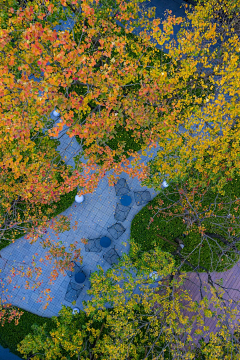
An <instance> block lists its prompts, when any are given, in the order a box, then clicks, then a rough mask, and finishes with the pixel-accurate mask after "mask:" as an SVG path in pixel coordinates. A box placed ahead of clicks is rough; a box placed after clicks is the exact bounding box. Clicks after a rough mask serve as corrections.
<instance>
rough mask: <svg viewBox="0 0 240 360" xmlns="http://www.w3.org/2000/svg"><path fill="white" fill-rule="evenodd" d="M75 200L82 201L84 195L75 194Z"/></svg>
mask: <svg viewBox="0 0 240 360" xmlns="http://www.w3.org/2000/svg"><path fill="white" fill-rule="evenodd" d="M75 201H76V202H77V203H78V204H80V203H82V202H83V201H84V196H83V195H81V196H78V195H76V196H75Z"/></svg>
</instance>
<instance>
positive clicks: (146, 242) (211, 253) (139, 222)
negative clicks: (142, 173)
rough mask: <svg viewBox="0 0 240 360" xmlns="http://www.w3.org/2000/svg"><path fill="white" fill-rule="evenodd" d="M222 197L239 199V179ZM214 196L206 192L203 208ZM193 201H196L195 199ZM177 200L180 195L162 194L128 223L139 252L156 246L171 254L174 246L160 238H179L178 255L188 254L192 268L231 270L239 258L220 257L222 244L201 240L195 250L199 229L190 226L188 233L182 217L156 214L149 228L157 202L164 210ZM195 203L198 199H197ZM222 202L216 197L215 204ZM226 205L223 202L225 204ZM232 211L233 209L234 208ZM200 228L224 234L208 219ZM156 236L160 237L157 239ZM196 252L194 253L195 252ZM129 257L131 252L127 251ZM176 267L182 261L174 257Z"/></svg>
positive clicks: (222, 212) (228, 254)
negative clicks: (162, 202) (162, 203)
mask: <svg viewBox="0 0 240 360" xmlns="http://www.w3.org/2000/svg"><path fill="white" fill-rule="evenodd" d="M224 189H225V196H224V198H225V199H226V198H227V199H229V198H230V197H231V198H232V199H233V198H234V197H235V196H237V197H240V177H239V178H237V179H234V180H233V181H231V182H229V183H228V184H227V185H226V186H225V188H224ZM168 190H169V192H171V193H172V192H174V189H173V187H172V186H171V185H170V186H169V187H168ZM215 197H216V194H214V193H213V192H211V191H209V192H208V193H207V194H206V195H205V197H204V201H203V202H202V204H203V207H204V206H207V207H209V205H210V204H211V203H214V201H213V200H214V199H215ZM195 198H196V197H195ZM178 199H179V194H176V193H174V194H170V195H168V198H166V197H165V195H164V192H161V193H160V194H158V195H157V196H156V197H155V198H154V199H153V200H152V201H151V202H149V203H148V204H147V205H146V206H145V207H144V208H142V210H141V211H140V212H139V213H138V214H136V216H135V217H134V219H133V221H132V223H131V238H133V239H134V240H135V242H136V243H137V244H139V245H140V246H141V249H142V250H144V251H148V250H150V249H152V248H153V247H155V246H160V247H161V248H162V250H163V251H168V252H170V253H173V252H175V251H176V246H174V245H172V244H170V243H168V242H167V241H165V240H164V239H162V238H161V237H164V238H166V239H168V240H170V241H173V240H174V238H176V237H179V238H180V239H182V240H183V242H184V248H183V249H182V251H181V255H182V256H183V257H184V258H185V257H186V256H188V255H189V254H190V253H191V255H190V256H189V257H188V260H189V262H191V263H192V264H193V265H194V266H198V265H200V266H202V267H204V268H206V269H208V270H209V271H213V270H216V271H224V270H226V269H229V268H231V267H232V266H233V265H234V264H235V263H236V261H238V259H239V256H238V255H237V254H236V253H235V252H234V251H233V252H230V251H227V252H226V253H225V254H224V255H223V256H221V257H220V252H219V246H218V244H219V245H220V246H221V248H223V249H225V247H226V246H225V245H224V243H222V241H221V240H218V239H214V240H209V239H207V240H204V241H203V243H202V246H200V247H199V246H198V247H197V248H196V246H197V245H198V244H200V242H201V236H200V234H199V231H198V228H197V226H196V225H194V226H193V228H192V230H191V231H189V232H188V234H187V235H186V236H185V237H184V236H183V234H184V235H185V234H186V233H187V225H186V224H184V223H183V221H182V218H181V217H174V215H173V216H168V215H166V216H164V215H163V214H158V215H157V216H156V217H154V221H153V222H152V223H151V225H150V226H149V227H148V225H149V224H150V221H151V218H152V217H153V215H154V214H155V213H156V209H157V208H158V207H159V205H158V202H159V200H162V201H164V205H162V206H164V207H166V206H168V205H170V204H172V203H175V202H176V201H177V200H178ZM196 199H197V198H196ZM220 201H221V195H220V196H219V197H218V202H220ZM225 201H226V200H225ZM233 207H234V205H233ZM214 213H215V214H217V215H220V216H223V215H225V216H226V215H227V213H226V210H224V209H220V210H219V209H216V210H215V212H214ZM237 215H238V216H239V215H240V210H238V212H237ZM224 221H225V224H226V220H224V219H221V218H220V219H218V220H217V222H218V224H221V223H223V222H224ZM203 225H204V227H205V229H206V230H205V231H206V232H210V233H215V234H218V235H222V236H226V230H224V229H222V228H221V227H219V226H217V227H216V225H214V222H213V220H212V219H210V218H208V219H206V220H204V222H203ZM231 226H233V227H234V229H235V231H236V235H238V234H239V233H240V229H239V227H238V225H235V226H234V225H231ZM159 235H160V236H161V237H159ZM236 246H237V248H238V249H239V250H240V244H238V243H237V244H236ZM195 248H196V250H194V249H195ZM130 255H131V250H130ZM175 259H176V263H177V265H180V263H181V260H180V259H179V257H178V256H177V255H175ZM182 270H185V271H192V270H193V269H192V267H191V266H189V265H184V266H183V267H182ZM198 271H200V272H204V271H205V270H204V269H201V268H200V269H198Z"/></svg>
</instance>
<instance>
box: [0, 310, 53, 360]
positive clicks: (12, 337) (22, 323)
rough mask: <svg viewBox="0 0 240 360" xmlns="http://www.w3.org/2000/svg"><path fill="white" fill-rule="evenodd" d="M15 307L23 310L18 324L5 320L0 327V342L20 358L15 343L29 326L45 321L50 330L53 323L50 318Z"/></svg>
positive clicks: (27, 332)
mask: <svg viewBox="0 0 240 360" xmlns="http://www.w3.org/2000/svg"><path fill="white" fill-rule="evenodd" d="M16 309H17V310H18V311H23V315H22V316H21V317H20V319H19V323H18V325H15V322H14V321H11V322H10V323H8V322H7V321H6V322H5V324H4V326H3V327H1V328H0V344H1V345H2V346H3V347H4V348H9V350H10V351H11V352H12V353H14V354H16V355H18V356H19V357H21V358H22V355H21V354H20V353H19V352H18V351H17V344H19V342H20V341H22V340H23V339H24V337H25V336H26V335H28V334H29V333H30V332H31V326H32V325H33V324H37V325H39V326H41V325H43V324H44V323H46V324H47V329H48V330H50V329H51V328H52V326H53V324H52V320H51V318H46V317H41V316H38V315H35V314H33V313H31V312H28V311H26V310H23V309H21V308H17V307H16Z"/></svg>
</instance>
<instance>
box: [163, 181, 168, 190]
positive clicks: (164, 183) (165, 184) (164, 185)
mask: <svg viewBox="0 0 240 360" xmlns="http://www.w3.org/2000/svg"><path fill="white" fill-rule="evenodd" d="M162 187H164V188H166V187H168V183H167V182H166V181H165V180H164V181H163V183H162Z"/></svg>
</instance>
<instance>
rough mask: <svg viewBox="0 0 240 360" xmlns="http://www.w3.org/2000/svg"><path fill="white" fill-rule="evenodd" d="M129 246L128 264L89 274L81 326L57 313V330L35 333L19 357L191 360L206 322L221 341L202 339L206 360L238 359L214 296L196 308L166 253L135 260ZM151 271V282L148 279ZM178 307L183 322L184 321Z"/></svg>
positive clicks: (228, 324)
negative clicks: (211, 321) (89, 297)
mask: <svg viewBox="0 0 240 360" xmlns="http://www.w3.org/2000/svg"><path fill="white" fill-rule="evenodd" d="M132 246H133V247H132V258H130V257H129V256H128V255H124V257H123V258H122V259H121V261H120V262H119V264H118V265H115V266H114V267H113V268H111V269H109V270H107V271H106V272H104V270H103V269H101V267H99V271H97V272H95V273H94V274H92V276H91V289H90V290H89V294H91V295H92V296H93V297H92V300H90V301H88V302H87V303H85V304H84V310H85V312H86V318H85V325H84V326H82V325H79V326H77V327H76V326H75V324H76V322H77V321H78V320H77V318H75V315H72V314H71V312H70V309H69V310H68V311H66V310H64V311H62V312H61V314H59V315H60V316H59V318H58V319H57V318H54V319H56V320H54V321H56V323H57V324H58V326H57V328H56V329H54V330H53V331H51V332H49V333H47V332H46V331H45V330H44V327H36V326H35V327H34V328H33V333H32V334H29V335H28V336H27V337H26V338H25V339H24V340H23V341H21V343H20V344H19V347H18V350H19V351H20V352H21V354H23V355H24V356H25V358H27V356H32V358H33V359H36V360H37V359H39V360H40V359H41V358H42V357H44V358H45V359H48V360H52V359H56V358H57V356H59V358H62V359H63V358H64V356H66V357H67V356H69V358H73V359H91V360H94V359H98V358H102V359H105V358H106V359H121V360H122V359H139V360H140V359H141V360H142V359H152V358H154V359H174V358H175V359H183V358H184V359H194V356H195V352H196V344H197V342H198V339H199V334H201V333H202V331H207V330H209V329H208V328H207V327H206V326H205V322H206V319H207V318H210V317H212V316H216V317H217V319H218V328H219V329H218V332H219V334H221V335H222V340H221V338H220V337H219V336H218V334H214V333H213V332H211V331H208V333H209V337H210V341H209V342H208V344H207V345H206V346H205V348H204V351H203V353H204V354H205V356H206V359H210V358H213V359H217V356H220V357H221V355H222V354H225V353H224V351H225V352H226V349H227V350H228V351H231V350H233V349H234V351H235V353H234V355H236V358H237V354H239V343H238V341H237V339H236V336H235V335H233V334H232V332H231V323H232V321H233V319H234V318H235V317H236V314H235V315H234V316H233V318H232V319H229V318H228V317H227V315H228V314H229V313H230V312H231V314H233V313H234V310H232V309H230V308H229V307H224V305H223V304H222V303H221V301H220V299H219V298H218V296H217V295H216V292H214V291H212V298H211V300H210V301H208V300H207V298H206V297H204V298H203V299H202V300H201V301H200V302H199V303H197V302H195V301H192V299H191V297H190V296H189V295H188V293H187V292H186V291H182V289H181V284H182V283H183V282H184V280H183V276H176V266H175V262H174V259H173V257H172V256H171V255H170V254H169V253H166V252H163V251H161V249H159V248H155V249H154V250H152V251H149V252H141V250H140V248H139V247H138V246H137V245H136V244H134V243H132ZM153 271H154V272H155V273H154V275H155V278H154V277H151V276H150V275H151V272H153ZM183 306H184V308H185V309H186V308H187V309H188V310H189V314H188V316H186V315H183V314H182V307H183ZM211 306H212V309H211ZM220 309H221V310H222V313H221V315H220V314H219V312H218V311H219V310H220ZM217 310H218V311H217ZM194 321H196V324H195V327H194V331H193V323H194ZM96 324H98V327H96ZM232 340H233V341H232ZM49 349H50V351H49ZM218 358H219V357H218ZM221 358H224V357H221ZM226 359H227V357H226ZM234 359H235V358H234Z"/></svg>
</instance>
